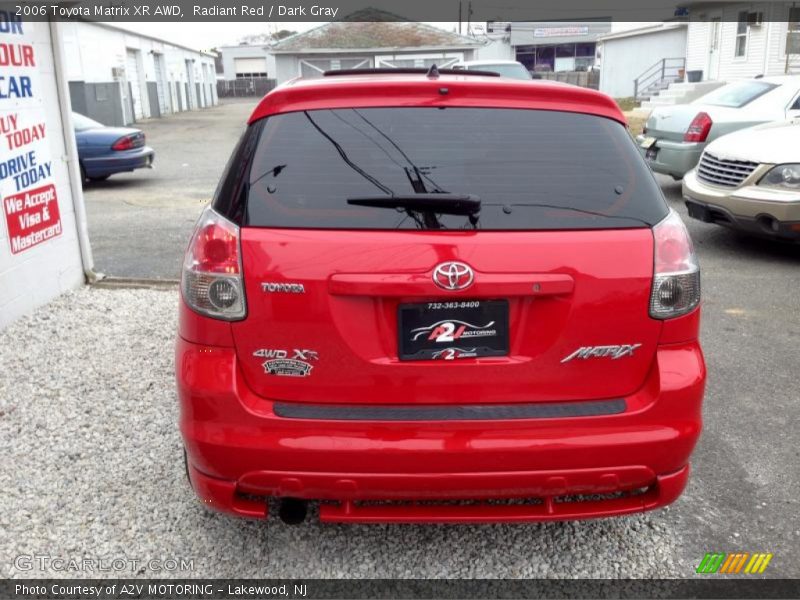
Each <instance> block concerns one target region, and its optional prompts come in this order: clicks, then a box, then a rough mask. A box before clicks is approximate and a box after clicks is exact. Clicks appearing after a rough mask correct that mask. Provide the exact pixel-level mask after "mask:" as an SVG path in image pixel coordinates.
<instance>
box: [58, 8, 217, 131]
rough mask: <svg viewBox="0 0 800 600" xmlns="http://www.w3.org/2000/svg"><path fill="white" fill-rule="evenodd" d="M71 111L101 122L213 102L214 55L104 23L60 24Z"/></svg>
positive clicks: (119, 122)
mask: <svg viewBox="0 0 800 600" xmlns="http://www.w3.org/2000/svg"><path fill="white" fill-rule="evenodd" d="M60 27H61V29H62V33H61V35H62V37H63V40H64V53H65V56H66V65H67V77H68V79H69V82H70V83H69V88H70V98H71V100H72V106H73V108H74V110H75V111H76V112H79V113H82V114H85V115H87V116H88V117H91V118H93V119H95V120H97V121H100V122H101V123H103V124H105V125H127V124H129V123H132V122H134V121H136V120H138V119H146V118H151V117H160V116H164V115H168V114H170V113H174V112H180V111H185V110H193V109H197V108H204V107H207V106H213V105H215V104H217V93H216V74H215V68H214V54H212V53H209V52H200V51H197V50H193V49H191V48H186V47H184V46H180V45H177V44H173V43H170V42H166V41H164V40H161V39H158V38H154V37H151V36H148V35H144V34H140V33H132V32H129V31H127V30H124V29H120V28H118V27H114V26H111V25H108V24H105V23H90V22H66V23H61V24H60Z"/></svg>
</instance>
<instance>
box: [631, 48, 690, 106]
mask: <svg viewBox="0 0 800 600" xmlns="http://www.w3.org/2000/svg"><path fill="white" fill-rule="evenodd" d="M685 73H686V59H685V58H683V57H678V58H662V59H661V60H660V61H658V62H657V63H655V64H654V65H653V66H651V67H649V68H647V69H646V70H645V71H644V73H642V74H641V75H639V76H638V77H637V78H636V79H634V80H633V97H634V98H635V99H636V100H637V101H639V100H645V99H647V98H649V97H650V96H653V95H655V94H656V93H658V92H660V91H661V90H663V89H665V88H666V87H667V86H669V84H670V83H675V82H678V81H683V78H684V75H685Z"/></svg>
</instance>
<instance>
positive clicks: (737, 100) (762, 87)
mask: <svg viewBox="0 0 800 600" xmlns="http://www.w3.org/2000/svg"><path fill="white" fill-rule="evenodd" d="M776 87H778V86H777V85H775V84H774V83H767V82H766V81H737V82H736V83H729V84H728V85H723V86H722V87H721V88H719V89H716V90H714V91H713V92H709V93H708V94H706V95H705V96H703V97H702V98H700V99H698V100H697V102H698V103H702V104H711V105H713V106H728V107H730V108H741V107H742V106H745V105H747V104H750V103H751V102H752V101H753V100H755V99H756V98H758V97H759V96H763V95H764V94H766V93H767V92H768V91H770V90H772V89H775V88H776Z"/></svg>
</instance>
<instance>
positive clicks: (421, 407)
mask: <svg viewBox="0 0 800 600" xmlns="http://www.w3.org/2000/svg"><path fill="white" fill-rule="evenodd" d="M426 73H427V76H426ZM466 73H469V71H466ZM248 124H249V125H248V127H247V129H246V131H245V132H244V134H243V137H242V138H241V141H240V142H239V144H238V146H237V148H236V149H235V151H234V152H233V155H232V157H231V159H230V161H229V162H228V166H227V167H226V169H225V171H224V174H223V176H222V180H221V182H220V184H219V187H218V189H217V192H216V195H215V197H214V199H213V201H212V203H211V204H210V206H209V207H208V208H207V209H206V210H205V212H204V213H203V214H202V216H201V217H200V220H199V222H198V224H197V227H196V229H195V232H194V234H193V236H192V238H191V240H190V243H189V245H188V249H187V252H186V256H185V261H184V266H183V272H182V282H181V298H182V300H181V303H180V319H179V322H180V324H179V326H178V337H177V342H176V362H175V364H176V377H177V389H178V397H179V403H180V429H181V432H182V435H183V440H184V444H185V449H186V455H185V457H186V465H187V471H188V474H189V477H190V480H191V483H192V486H193V488H194V490H195V492H196V493H197V495H198V496H199V497H200V499H201V500H202V502H203V503H204V504H205V505H206V506H208V507H210V508H213V509H217V510H221V511H225V512H228V513H231V514H234V515H239V516H245V517H255V518H265V517H266V516H267V501H268V499H269V498H271V497H277V498H280V499H281V503H280V511H279V514H280V516H281V517H282V518H283V519H285V520H286V521H287V522H297V521H300V520H302V519H303V518H304V517H305V514H306V510H305V502H306V501H307V500H325V501H326V502H325V503H323V504H321V506H320V513H319V514H320V518H321V519H322V520H323V521H336V522H379V521H389V522H492V521H543V520H556V519H581V518H589V517H604V516H612V515H622V514H628V513H636V512H641V511H645V510H650V509H655V508H659V507H662V506H665V505H667V504H669V503H671V502H672V501H674V500H675V499H676V498H677V497H678V496H679V495H680V494H681V491H682V490H683V488H684V486H685V484H686V481H687V478H688V474H689V456H690V454H691V452H692V449H693V447H694V445H695V442H696V441H697V439H698V436H699V433H700V428H701V402H702V398H703V390H704V385H705V376H706V374H705V367H704V362H703V354H702V351H701V348H700V344H699V341H698V326H699V322H700V271H699V267H698V263H697V258H696V256H695V254H694V250H693V248H692V243H691V241H690V239H689V234H688V232H687V229H686V227H685V226H684V225H683V222H682V221H681V219H680V217H679V216H678V215H677V213H675V212H674V211H672V210H670V209H669V207H668V206H667V204H666V201H665V200H664V197H663V195H662V193H661V190H660V188H659V187H658V185H657V183H656V181H655V179H654V178H653V177H652V174H651V173H650V171H649V169H648V168H647V165H646V163H645V161H644V160H643V159H642V157H641V155H640V154H639V152H638V149H637V147H636V144H635V143H634V142H633V140H632V138H631V137H630V135H629V134H628V131H627V129H626V124H625V118H624V116H623V115H622V113H621V112H620V110H619V108H618V106H617V105H616V103H615V102H614V101H613V100H612V99H611V98H609V97H608V96H606V95H605V94H601V93H599V92H596V91H593V90H589V89H585V88H580V87H577V86H566V85H563V84H558V83H551V82H545V81H534V82H522V81H515V80H511V79H504V78H501V77H491V76H481V75H477V74H475V75H471V76H465V75H464V74H457V75H453V74H445V73H441V74H439V75H438V76H437V75H436V74H431V73H428V72H426V71H425V70H418V72H407V71H405V72H403V73H397V74H385V73H381V74H378V73H371V72H370V71H369V70H364V71H363V72H360V73H353V72H350V73H348V74H342V73H338V74H337V73H336V72H332V73H328V74H326V76H325V77H322V78H320V79H311V80H295V81H293V82H291V83H288V84H285V85H283V86H280V87H279V88H277V89H275V90H273V91H272V92H270V93H269V94H267V95H266V96H265V97H264V99H263V100H262V101H261V103H260V104H259V105H258V106H257V107H256V109H255V110H254V112H253V113H252V115H251V116H250V118H249V120H248ZM595 495H600V496H599V497H598V496H595ZM519 498H528V499H532V500H531V501H530V502H508V501H509V500H510V499H519ZM483 499H487V500H488V499H498V500H500V501H499V502H496V503H486V502H478V503H475V502H470V503H460V504H453V503H452V502H451V501H452V500H456V501H457V500H471V501H474V500H483ZM420 500H424V501H425V503H424V504H420V503H418V502H416V501H420ZM376 501H380V502H376Z"/></svg>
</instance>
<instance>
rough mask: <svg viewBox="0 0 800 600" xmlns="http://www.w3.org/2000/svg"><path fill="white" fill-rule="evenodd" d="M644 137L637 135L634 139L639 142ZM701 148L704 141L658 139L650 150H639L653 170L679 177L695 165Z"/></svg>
mask: <svg viewBox="0 0 800 600" xmlns="http://www.w3.org/2000/svg"><path fill="white" fill-rule="evenodd" d="M644 138H645V136H643V135H639V136H637V138H636V139H637V141H638V142H639V143H641V142H642V141H643V140H644ZM703 148H705V144H704V143H698V142H671V141H669V140H661V139H659V140H656V142H655V144H653V146H651V152H649V153H648V151H647V150H644V149H642V148H640V150H641V152H642V154H643V155H644V157H645V160H646V161H647V164H648V165H650V168H651V169H652V170H653V171H655V172H656V173H662V174H664V175H672V176H673V177H677V178H679V179H680V178H681V177H683V176H684V175H685V174H686V173H688V172H689V171H690V170H692V169H693V168H694V167H695V166H696V165H697V163H698V161H699V160H700V155H701V154H703Z"/></svg>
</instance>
